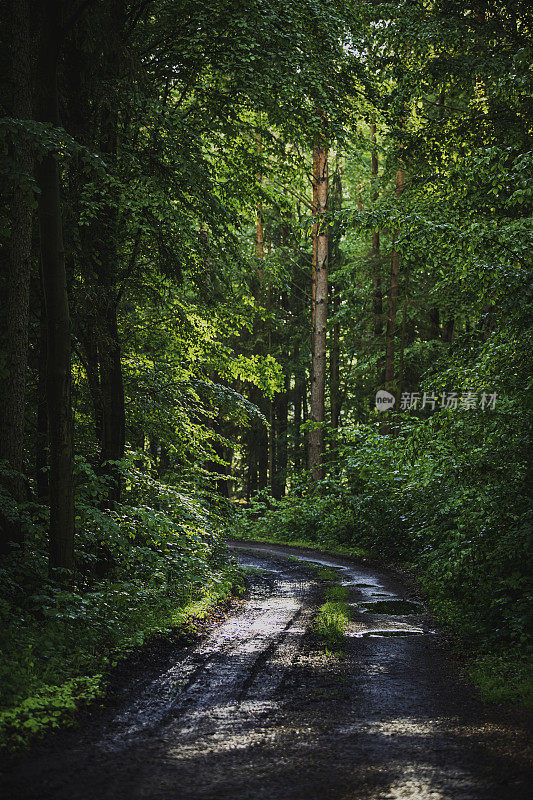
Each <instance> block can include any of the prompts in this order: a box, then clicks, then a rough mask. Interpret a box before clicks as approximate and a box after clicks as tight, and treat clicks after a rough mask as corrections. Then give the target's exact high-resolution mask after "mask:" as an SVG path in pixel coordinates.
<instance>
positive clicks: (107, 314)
mask: <svg viewBox="0 0 533 800" xmlns="http://www.w3.org/2000/svg"><path fill="white" fill-rule="evenodd" d="M104 302H105V300H104ZM100 325H102V326H103V331H102V335H101V336H100V340H99V348H98V349H99V357H100V385H101V390H102V451H101V461H102V464H103V465H106V466H105V472H106V473H107V475H108V476H109V478H110V481H111V486H110V490H109V495H108V499H109V502H110V504H111V505H113V504H114V503H117V502H120V497H121V488H122V487H121V483H122V481H121V474H120V469H119V468H118V467H117V466H116V464H113V463H111V464H110V463H109V462H116V461H120V460H121V459H122V458H123V456H124V449H125V444H126V414H125V402H124V382H123V378H122V362H121V356H120V339H119V333H118V324H117V307H116V301H115V300H114V298H112V297H110V298H109V299H108V302H107V303H105V308H104V309H103V314H102V319H101V320H100Z"/></svg>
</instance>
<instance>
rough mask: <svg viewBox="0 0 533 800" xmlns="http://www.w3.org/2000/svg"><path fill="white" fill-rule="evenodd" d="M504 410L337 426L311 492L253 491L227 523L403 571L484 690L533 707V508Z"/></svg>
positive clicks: (516, 434) (523, 450) (514, 427)
mask: <svg viewBox="0 0 533 800" xmlns="http://www.w3.org/2000/svg"><path fill="white" fill-rule="evenodd" d="M513 411H515V412H516V411H517V409H513V408H511V407H507V408H502V410H501V412H500V413H498V414H497V415H496V414H494V415H493V416H491V417H489V416H487V415H486V416H484V417H483V418H482V419H480V417H479V415H476V414H475V413H473V414H468V413H465V414H462V415H455V416H454V415H453V413H450V412H442V413H440V414H435V415H434V416H432V417H431V418H429V419H426V420H419V419H415V418H409V417H407V418H406V419H403V420H402V423H401V427H400V430H399V432H398V435H397V436H392V435H387V436H383V435H381V434H380V432H379V429H378V427H377V426H374V425H371V424H368V425H358V426H355V427H352V428H349V429H345V430H344V431H343V435H342V438H340V439H339V441H338V442H337V445H336V453H337V461H336V464H331V468H330V472H329V476H328V478H327V479H326V480H324V481H323V482H322V484H321V485H320V486H319V487H318V489H315V490H314V491H313V492H312V493H311V494H310V493H308V492H306V491H304V490H303V489H301V490H300V489H298V488H297V487H296V488H295V490H294V491H293V493H292V494H291V496H289V497H288V498H287V499H286V500H285V501H282V502H275V501H273V500H272V499H271V498H267V497H265V496H258V497H257V498H256V500H255V501H254V502H252V503H251V505H250V507H249V508H248V509H247V510H246V511H244V512H243V513H242V515H241V516H240V518H239V521H238V525H237V529H236V532H237V534H238V535H240V536H243V537H245V538H250V539H254V538H255V539H257V538H259V539H261V538H263V539H269V540H274V541H279V542H287V543H294V544H296V543H298V544H310V545H315V546H317V547H321V548H324V549H328V548H329V549H333V550H337V551H340V552H345V553H352V554H354V555H361V554H367V555H370V556H373V557H377V558H379V559H382V560H386V561H388V562H394V563H396V564H401V565H403V566H407V567H409V568H411V569H412V570H413V573H414V574H415V576H416V578H417V580H418V581H419V582H420V585H421V587H422V588H423V590H424V591H425V593H426V594H427V596H428V598H429V599H430V602H431V606H432V608H433V610H434V612H435V613H436V615H437V617H438V619H439V620H440V621H441V622H442V623H444V624H446V625H448V626H450V627H452V628H453V629H454V630H455V631H456V632H457V633H458V634H459V639H460V641H461V643H462V647H463V649H464V650H465V651H466V652H467V653H468V654H469V663H470V665H471V668H470V674H471V676H472V677H473V678H474V680H475V681H476V683H477V684H478V686H479V687H480V689H481V691H482V694H483V696H484V697H485V698H486V699H490V700H518V701H522V702H524V703H526V704H531V703H532V702H533V680H532V677H531V656H532V653H533V641H532V638H531V630H532V626H531V622H532V603H531V587H530V576H531V574H532V572H533V570H532V567H533V563H532V550H531V532H532V522H533V515H532V512H531V505H530V501H529V498H528V495H527V490H526V486H525V480H524V479H525V470H526V469H527V447H528V438H527V436H526V435H524V431H523V428H522V426H521V425H520V424H518V423H517V421H516V417H515V416H514V414H513Z"/></svg>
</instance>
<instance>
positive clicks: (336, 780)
mask: <svg viewBox="0 0 533 800" xmlns="http://www.w3.org/2000/svg"><path fill="white" fill-rule="evenodd" d="M233 547H234V550H235V552H236V553H237V555H238V559H239V561H240V562H241V563H242V564H243V565H244V566H246V567H248V568H249V584H250V585H249V589H248V591H247V594H246V596H245V597H244V599H243V601H237V602H236V603H234V604H233V606H232V608H231V609H230V610H229V612H228V613H227V614H225V615H223V616H221V618H220V619H219V620H218V622H217V623H216V624H213V625H212V627H211V628H210V630H209V631H207V632H206V633H205V635H204V636H203V637H202V638H201V639H200V640H199V641H196V642H192V643H189V644H185V645H184V644H183V643H181V644H180V643H175V644H174V645H171V644H168V643H167V645H166V646H163V645H160V646H159V649H158V648H155V649H154V648H152V650H151V651H150V650H148V651H146V650H145V651H144V652H143V655H142V656H141V657H140V658H138V659H137V661H135V662H131V663H129V664H128V665H126V666H125V667H123V669H122V671H121V673H120V676H119V679H117V680H116V681H115V686H114V687H112V690H111V692H110V694H109V696H108V699H107V701H106V704H105V707H104V708H103V709H99V710H94V711H92V712H91V713H85V714H83V715H82V716H81V719H80V725H79V727H78V728H77V729H75V730H67V731H61V732H59V733H56V734H54V735H50V736H48V737H47V738H45V739H44V740H43V741H42V742H41V743H40V744H38V745H36V746H34V747H33V749H32V750H31V751H29V752H27V753H24V754H21V755H18V756H16V757H13V758H12V759H11V760H10V762H9V763H8V764H7V768H5V769H4V771H3V775H2V777H1V779H0V794H1V795H2V797H4V798H6V800H29V798H34V799H35V800H52V798H53V800H67V798H68V800H111V798H113V800H121V798H128V800H140V799H141V798H143V799H145V798H146V799H148V798H149V799H150V800H181V799H182V798H183V800H189V799H190V800H192V798H203V799H204V800H230V799H231V800H240V799H241V798H243V799H244V798H254V800H255V799H256V798H265V799H266V798H272V800H292V799H293V798H294V799H298V800H299V799H300V798H301V800H314V799H315V798H316V799H317V800H318V799H319V800H324V799H325V798H331V799H332V800H333V798H335V800H348V798H350V800H356V799H357V800H385V798H387V799H389V798H390V800H393V799H394V800H444V799H446V800H496V799H497V800H506V798H509V800H510V799H511V798H513V800H521V798H524V800H525V798H526V797H527V798H529V797H530V796H531V795H530V792H531V785H532V784H533V771H532V769H531V765H532V751H531V748H530V746H529V744H528V742H529V743H530V740H528V721H529V719H530V716H529V715H528V714H527V713H526V712H523V711H520V710H517V709H512V708H508V707H502V706H487V705H485V704H483V703H482V702H481V701H480V699H479V698H478V697H477V695H476V693H475V692H474V690H473V689H472V688H471V687H470V685H469V684H468V683H467V682H466V681H465V680H464V679H463V678H462V677H461V673H460V669H459V667H458V665H457V664H456V663H455V661H454V659H453V657H452V655H451V650H450V645H449V641H448V640H447V638H446V636H444V635H443V633H442V632H440V631H439V630H438V628H437V627H436V625H435V624H434V621H433V620H432V618H431V615H430V614H428V613H427V612H426V610H425V609H424V607H423V605H422V604H421V603H420V598H418V597H416V594H415V592H414V589H413V587H411V586H409V584H408V583H407V582H406V581H405V580H403V579H401V578H400V577H398V576H397V575H394V574H393V573H391V572H389V571H386V570H380V569H378V568H376V567H374V566H368V565H365V564H364V563H362V562H358V561H356V560H353V559H348V558H343V557H337V556H331V555H327V554H321V553H320V552H317V551H316V550H308V551H307V550H304V549H302V548H291V547H283V546H276V545H267V544H253V545H252V544H250V543H234V544H233ZM310 562H313V564H315V567H313V566H312V564H311V563H310ZM317 564H319V565H322V567H323V568H324V569H326V570H328V569H329V570H330V572H331V570H332V569H333V570H334V571H335V575H336V580H337V583H338V584H340V585H341V586H343V587H346V588H345V590H343V591H344V592H345V593H346V590H347V593H348V596H347V598H346V602H347V603H348V604H349V608H350V610H351V621H350V622H349V624H348V627H347V628H346V630H345V632H344V636H343V640H342V647H341V650H338V651H333V652H332V651H330V650H329V649H328V648H327V647H325V645H324V642H323V641H321V638H320V636H319V635H318V634H317V632H316V629H315V625H314V623H313V620H314V617H315V615H316V612H317V609H318V607H319V605H320V603H321V602H322V600H323V596H322V595H323V592H324V586H325V579H324V574H325V573H321V572H320V571H317V569H316V565H317ZM326 577H327V576H326ZM329 577H330V579H331V575H330V576H329ZM329 585H331V580H330V581H329ZM384 601H387V604H386V605H380V603H383V602H384ZM399 601H402V602H399Z"/></svg>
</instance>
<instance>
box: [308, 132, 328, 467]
mask: <svg viewBox="0 0 533 800" xmlns="http://www.w3.org/2000/svg"><path fill="white" fill-rule="evenodd" d="M313 165H314V174H313V182H314V183H315V184H316V195H317V206H316V217H317V228H316V233H315V237H316V270H315V275H316V278H315V303H314V310H315V311H314V324H313V354H312V366H311V419H312V421H313V422H315V423H319V424H322V423H323V422H324V410H325V391H326V332H327V314H328V230H327V227H326V225H325V224H324V217H325V214H326V209H327V200H328V151H327V146H326V143H325V141H324V142H321V143H320V144H317V145H316V146H315V152H314V157H313ZM323 464H324V430H323V428H322V427H320V428H314V429H313V430H311V431H310V432H309V469H310V470H311V474H312V478H313V480H315V481H317V480H320V479H321V478H322V477H323V475H324V466H323Z"/></svg>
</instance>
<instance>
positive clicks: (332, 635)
mask: <svg viewBox="0 0 533 800" xmlns="http://www.w3.org/2000/svg"><path fill="white" fill-rule="evenodd" d="M350 619H351V614H350V607H349V606H348V605H347V604H346V603H343V602H341V601H338V600H337V601H333V600H328V601H327V602H325V603H323V604H322V605H321V606H320V607H319V609H318V612H317V615H316V617H315V619H314V623H313V624H314V629H315V630H316V632H317V633H318V635H319V636H320V637H321V639H322V640H323V641H324V644H325V646H326V647H327V648H328V649H330V650H333V651H338V650H339V649H340V647H341V646H342V643H343V641H344V634H345V631H346V628H347V627H348V623H349V622H350Z"/></svg>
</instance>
